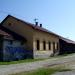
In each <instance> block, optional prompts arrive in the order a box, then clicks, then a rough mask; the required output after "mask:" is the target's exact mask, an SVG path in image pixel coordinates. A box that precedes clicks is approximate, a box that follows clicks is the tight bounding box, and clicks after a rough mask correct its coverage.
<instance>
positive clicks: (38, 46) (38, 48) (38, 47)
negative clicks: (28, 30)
mask: <svg viewBox="0 0 75 75" xmlns="http://www.w3.org/2000/svg"><path fill="white" fill-rule="evenodd" d="M36 44H37V45H36V46H37V50H40V41H39V40H37V41H36Z"/></svg>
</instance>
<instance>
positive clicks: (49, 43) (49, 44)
mask: <svg viewBox="0 0 75 75" xmlns="http://www.w3.org/2000/svg"><path fill="white" fill-rule="evenodd" d="M48 46H49V50H51V42H48Z"/></svg>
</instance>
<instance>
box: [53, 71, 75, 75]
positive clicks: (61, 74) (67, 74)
mask: <svg viewBox="0 0 75 75" xmlns="http://www.w3.org/2000/svg"><path fill="white" fill-rule="evenodd" d="M53 75H75V71H66V72H57V73H55V74H53Z"/></svg>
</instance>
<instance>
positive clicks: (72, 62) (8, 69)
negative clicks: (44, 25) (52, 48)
mask: <svg viewBox="0 0 75 75" xmlns="http://www.w3.org/2000/svg"><path fill="white" fill-rule="evenodd" d="M62 64H63V65H65V66H68V68H70V69H73V72H72V71H71V72H72V73H74V69H75V54H73V55H69V56H65V57H57V58H52V59H46V60H41V61H35V62H29V63H19V64H10V65H0V75H8V74H14V73H18V72H24V71H32V70H37V69H39V68H43V67H54V66H58V65H62ZM71 72H70V73H71ZM67 73H69V72H67ZM55 75H62V74H55ZM64 75H65V74H64Z"/></svg>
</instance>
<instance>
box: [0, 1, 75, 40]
mask: <svg viewBox="0 0 75 75" xmlns="http://www.w3.org/2000/svg"><path fill="white" fill-rule="evenodd" d="M8 14H11V15H13V16H15V17H17V18H20V19H23V20H25V21H28V22H30V23H34V19H35V18H38V22H39V23H42V24H43V27H44V28H46V29H48V30H50V31H53V32H55V33H57V34H59V35H61V36H64V37H66V38H69V39H72V40H75V0H0V21H2V19H4V17H5V16H6V15H8Z"/></svg>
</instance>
